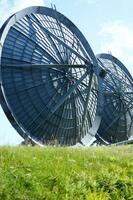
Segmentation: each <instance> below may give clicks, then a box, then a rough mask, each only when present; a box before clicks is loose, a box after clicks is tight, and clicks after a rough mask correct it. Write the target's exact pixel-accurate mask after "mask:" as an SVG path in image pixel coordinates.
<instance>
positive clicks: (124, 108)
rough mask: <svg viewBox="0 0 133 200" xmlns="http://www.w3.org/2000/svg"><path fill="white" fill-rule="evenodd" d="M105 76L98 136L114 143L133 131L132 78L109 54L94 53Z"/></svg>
mask: <svg viewBox="0 0 133 200" xmlns="http://www.w3.org/2000/svg"><path fill="white" fill-rule="evenodd" d="M97 60H98V63H99V66H100V67H101V68H102V69H103V70H104V71H105V73H106V76H105V78H104V79H103V83H102V96H103V112H102V114H101V118H102V119H101V124H100V127H99V130H98V135H97V137H98V138H99V140H101V139H102V141H103V142H104V143H105V142H108V143H117V142H121V141H124V140H127V139H129V138H130V136H131V135H132V134H133V78H132V76H131V75H130V73H129V71H128V70H127V69H126V67H125V66H124V65H123V64H122V63H121V62H120V61H119V60H118V59H117V58H115V57H114V56H112V55H110V54H99V55H97Z"/></svg>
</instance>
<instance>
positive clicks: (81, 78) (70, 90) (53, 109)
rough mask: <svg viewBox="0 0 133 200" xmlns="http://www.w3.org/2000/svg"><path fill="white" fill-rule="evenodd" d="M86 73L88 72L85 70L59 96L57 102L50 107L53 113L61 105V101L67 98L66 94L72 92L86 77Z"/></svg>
mask: <svg viewBox="0 0 133 200" xmlns="http://www.w3.org/2000/svg"><path fill="white" fill-rule="evenodd" d="M87 75H88V73H87V72H85V73H84V75H83V76H81V77H80V79H79V80H78V81H77V82H76V83H75V84H74V85H72V86H71V87H70V88H69V89H68V91H67V92H66V93H65V94H64V95H63V96H61V98H60V99H59V101H58V104H56V106H55V107H53V108H52V112H53V113H54V112H55V111H56V110H57V109H58V108H59V107H60V106H61V105H62V103H63V102H64V101H65V100H66V99H67V98H68V96H69V95H70V94H72V93H73V91H74V90H75V89H76V88H77V86H78V85H79V84H80V83H81V82H82V81H83V80H84V79H85V78H86V76H87Z"/></svg>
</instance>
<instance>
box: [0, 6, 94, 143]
mask: <svg viewBox="0 0 133 200" xmlns="http://www.w3.org/2000/svg"><path fill="white" fill-rule="evenodd" d="M0 55H1V90H0V92H1V105H2V107H3V109H4V111H5V113H6V115H7V117H8V119H9V120H10V122H11V123H12V125H13V126H14V127H15V128H16V129H17V131H18V132H19V134H20V135H21V136H22V137H24V138H31V139H32V140H34V141H36V142H40V143H43V144H45V143H51V142H53V143H55V142H57V143H59V144H61V145H74V144H76V143H77V142H79V141H81V139H82V138H84V136H85V135H86V134H88V133H89V129H90V127H91V126H92V122H93V120H94V117H95V114H96V107H97V92H96V91H97V89H98V82H97V78H96V75H95V73H94V71H95V70H93V68H94V66H95V68H97V61H96V59H95V56H94V54H93V52H92V50H91V48H90V46H89V44H88V42H87V41H86V39H85V38H84V36H83V35H82V33H81V32H80V31H79V30H78V28H77V27H76V26H75V25H74V24H73V23H72V22H71V21H70V20H68V19H67V18H66V17H65V16H63V15H62V14H60V13H59V12H57V11H56V10H53V9H50V8H46V7H30V8H27V9H24V10H22V11H20V12H18V13H16V14H14V15H13V16H11V17H10V19H8V20H7V22H6V23H5V24H4V25H3V27H2V28H1V49H0Z"/></svg>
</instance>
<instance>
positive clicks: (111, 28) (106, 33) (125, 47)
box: [98, 21, 133, 75]
mask: <svg viewBox="0 0 133 200" xmlns="http://www.w3.org/2000/svg"><path fill="white" fill-rule="evenodd" d="M98 34H99V36H100V41H101V46H100V51H101V52H108V51H111V52H112V54H113V55H114V56H116V57H117V58H118V59H120V60H121V61H122V62H123V63H124V64H125V66H126V67H127V68H128V69H129V71H130V73H131V74H132V75H133V27H130V26H129V25H125V24H123V23H122V22H120V21H115V22H111V23H110V22H109V23H106V24H104V25H103V26H102V28H101V30H100V31H99V33H98Z"/></svg>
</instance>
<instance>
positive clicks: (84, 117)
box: [81, 70, 93, 132]
mask: <svg viewBox="0 0 133 200" xmlns="http://www.w3.org/2000/svg"><path fill="white" fill-rule="evenodd" d="M92 80H93V71H92V70H91V72H90V76H89V84H88V90H87V96H86V100H85V105H84V113H83V117H82V130H83V126H84V123H85V119H86V115H87V109H88V102H89V97H90V93H91V86H92ZM90 119H91V118H90ZM90 125H91V126H92V121H91V120H90ZM82 130H81V132H82Z"/></svg>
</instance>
